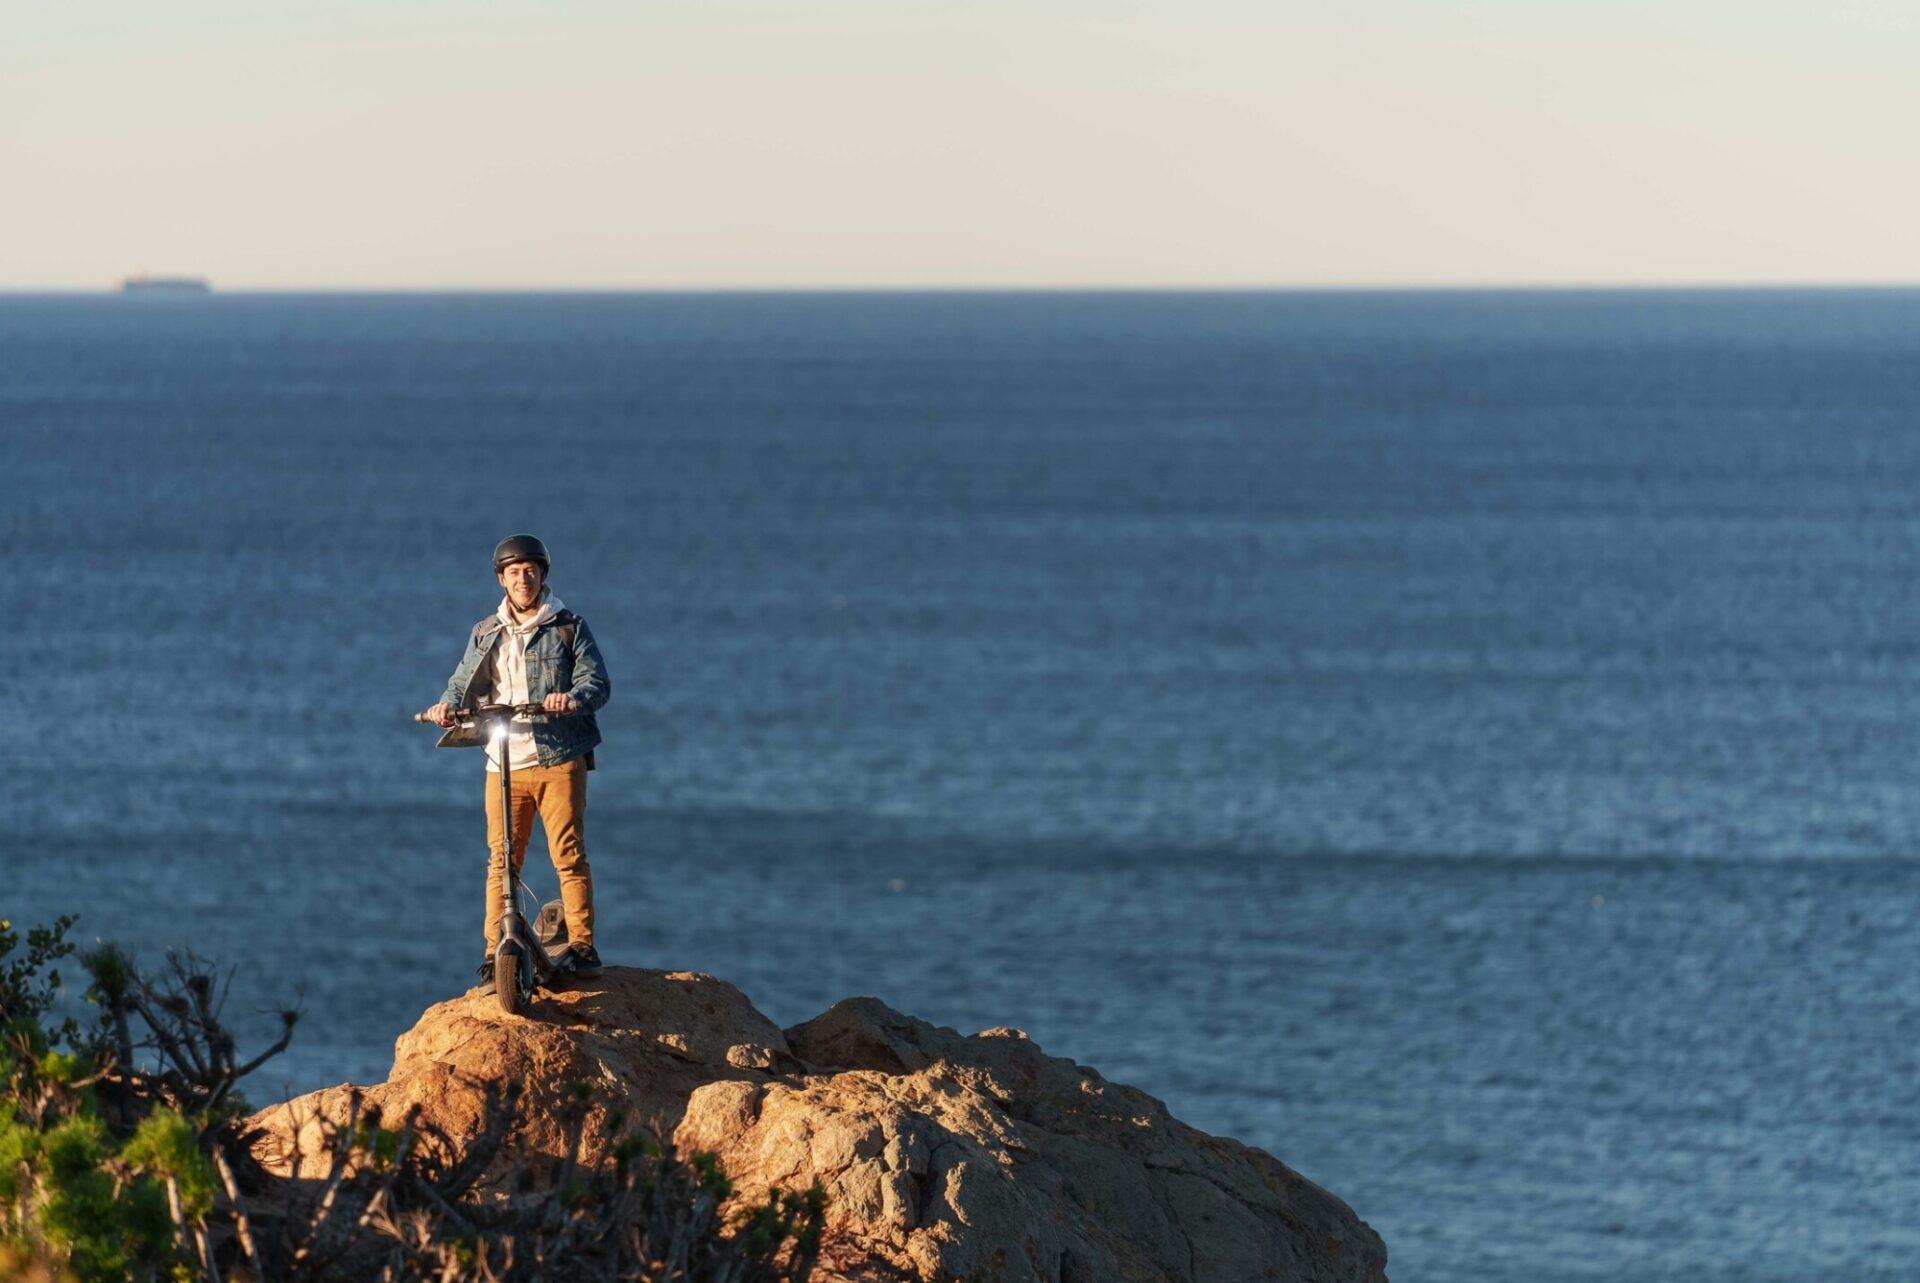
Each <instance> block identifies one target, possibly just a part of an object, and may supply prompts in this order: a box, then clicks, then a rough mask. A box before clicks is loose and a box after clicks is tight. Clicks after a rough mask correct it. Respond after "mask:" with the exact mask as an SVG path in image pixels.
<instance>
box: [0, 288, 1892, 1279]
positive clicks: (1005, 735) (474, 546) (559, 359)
mask: <svg viewBox="0 0 1920 1283" xmlns="http://www.w3.org/2000/svg"><path fill="white" fill-rule="evenodd" d="M1917 356H1920V293H1912V292H1902V291H1883V292H1841V291H1836V292H1817V291H1804V292H1742V291H1727V292H1684V291H1675V292H1644V293H1636V292H1620V293H1465V292H1460V293H1447V292H1439V293H1411V294H1392V293H1357V294H1244V295H1242V294H1213V295H1206V294H1196V295H1167V294H1160V295H1125V294H1115V295H1047V294H1035V295H866V296H859V295H845V296H748V295H734V296H691V295H680V296H672V295H665V296H552V297H543V296H394V297H373V296H304V297H303V296H277V297H276V296H214V297H211V298H207V299H198V300H192V299H188V300H128V299H119V298H99V297H79V296H69V297H58V296H40V297H30V296H15V297H4V298H0V447H3V448H4V461H5V466H4V471H3V472H0V540H4V542H0V548H4V550H5V555H4V558H0V565H4V567H5V583H6V586H7V588H8V590H9V591H8V592H7V600H8V604H9V607H10V610H9V614H10V615H11V626H10V627H7V628H5V629H4V630H0V764H3V765H4V767H5V775H4V778H5V780H6V787H5V789H4V790H3V791H0V912H4V913H6V914H8V915H9V916H12V917H15V918H17V919H24V920H29V921H30V920H38V919H45V918H48V917H51V916H52V915H54V914H56V913H59V912H62V911H76V912H79V913H80V914H81V915H82V919H81V923H80V926H79V927H78V928H77V929H76V933H77V934H79V935H80V936H82V937H83V938H87V939H91V938H93V937H95V936H102V937H108V938H113V939H118V940H120V941H122V942H124V943H127V944H129V945H132V946H133V947H135V948H136V949H137V950H138V951H139V952H140V954H141V956H143V957H144V958H146V959H148V960H149V961H154V960H157V959H158V958H159V957H160V956H161V955H162V953H163V951H164V950H165V949H166V948H167V947H168V946H182V947H191V948H194V949H195V950H197V951H199V952H201V953H203V954H205V955H208V956H211V957H214V958H217V959H221V960H224V961H226V962H230V963H233V964H236V972H235V976H234V979H233V986H232V995H231V998H230V1007H229V1010H230V1011H231V1012H232V1013H234V1014H235V1015H236V1017H237V1018H238V1019H239V1020H240V1021H241V1022H242V1023H243V1024H245V1025H246V1027H247V1028H248V1029H249V1030H258V1029H260V1028H262V1027H263V1026H262V1023H261V1022H262V1020H263V1017H262V1016H261V1015H260V1014H259V1013H260V1012H262V1011H263V1010H264V1009H265V1008H268V1007H269V1006H271V1005H272V1004H274V1003H276V1002H279V1001H283V1000H287V999H292V998H298V999H299V1000H300V1001H301V1002H302V1003H303V1006H304V1010H305V1017H304V1020H303V1024H302V1027H301V1029H300V1032H299V1035H298V1037H297V1040H296V1042H295V1045H294V1049H293V1051H292V1052H290V1053H289V1054H288V1055H287V1056H286V1057H284V1058H283V1059H281V1060H279V1061H277V1062H275V1063H274V1065H273V1066H272V1067H270V1069H269V1070H268V1071H266V1072H265V1074H264V1075H263V1077H264V1078H265V1079H268V1080H270V1081H259V1082H255V1083H254V1084H253V1086H252V1089H251V1094H252V1095H253V1097H254V1098H255V1099H256V1100H261V1099H266V1098H269V1097H271V1096H274V1095H277V1094H278V1093H280V1092H281V1091H288V1092H291V1091H301V1090H307V1089H310V1088H313V1087H316V1086H320V1085H324V1084H329V1083H333V1082H338V1081H341V1080H343V1079H354V1080H359V1081H366V1080H370V1079H378V1078H379V1077H381V1076H383V1075H384V1072H385V1069H386V1067H387V1064H388V1063H389V1061H390V1057H391V1046H392V1040H393V1038H394V1037H395V1036H396V1035H397V1034H398V1033H400V1032H401V1031H402V1030H404V1029H405V1028H406V1027H407V1026H408V1025H409V1024H410V1023H411V1021H412V1019H413V1018H414V1016H415V1015H417V1013H418V1012H419V1011H420V1010H421V1008H423V1007H424V1006H425V1005H427V1004H428V1003H430V1002H432V1001H434V1000H436V999H437V998H439V997H442V996H445V995H447V994H449V993H451V992H454V991H456V990H458V989H461V988H463V987H464V986H465V985H466V984H467V983H468V982H469V980H470V978H471V972H472V968H473V966H474V965H475V964H476V963H477V962H478V961H479V954H480V921H479V919H480V910H481V905H480V897H481V891H482V878H483V868H484V841H483V833H484V827H483V821H482V813H481V797H482V794H481V789H482V787H483V784H482V780H481V771H480V762H479V760H478V756H477V755H474V754H458V753H448V752H439V751H436V750H434V749H433V747H432V739H433V737H432V734H431V733H429V732H427V731H424V730H423V729H421V728H419V727H416V726H415V725H413V724H412V723H411V721H410V720H409V719H408V715H409V714H410V713H412V712H413V711H415V710H417V709H419V708H421V707H424V706H425V705H426V704H428V703H430V702H432V701H433V699H434V698H436V697H437V695H438V693H439V691H440V689H441V687H442V684H443V683H444V681H445V679H446V676H447V674H448V672H449V671H450V670H451V668H452V666H453V664H454V662H455V660H456V659H457V658H458V654H459V648H460V644H461V641H462V638H463V635H464V633H465V630H466V629H467V628H468V626H469V625H471V623H472V622H473V621H474V620H475V619H477V618H479V617H480V616H481V615H483V614H485V613H486V612H487V611H489V610H490V609H491V607H492V606H493V604H494V603H495V601H496V600H497V598H498V590H497V588H496V586H495V585H494V583H493V581H492V578H491V576H490V574H489V570H488V555H489V553H490V550H491V548H492V546H493V543H494V541H495V540H497V539H498V538H499V537H501V536H502V535H504V534H506V533H508V532H511V531H516V530H522V529H527V530H533V531H536V532H537V533H539V534H540V535H542V536H543V537H544V538H545V539H546V540H547V541H548V543H549V545H550V546H551V547H552V549H553V551H554V556H555V567H554V577H553V582H554V586H555V588H556V590H557V591H558V592H559V593H560V595H561V596H563V597H564V598H565V599H566V601H567V602H568V604H569V605H571V606H573V607H574V608H575V609H576V610H578V611H579V612H580V613H581V614H583V615H584V616H585V617H586V618H587V619H588V620H589V621H590V622H591V623H592V625H593V627H594V629H595V631H596V633H597V635H598V637H599V639H600V642H601V646H602V648H603V651H604V653H605V654H606V656H607V659H608V662H609V666H610V669H611V673H612V678H613V688H614V697H613V702H612V703H611V704H610V705H609V707H608V709H607V710H606V712H605V714H604V716H603V718H602V725H603V730H604V732H605V734H606V736H607V743H606V746H605V748H604V750H603V751H602V753H601V754H600V769H599V770H598V771H597V772H596V774H595V775H594V777H593V783H592V793H591V802H590V806H589V819H588V832H589V850H590V853H591V856H592V860H593V865H594V868H595V873H596V881H597V884H598V891H599V905H600V920H601V926H600V941H601V945H602V952H603V953H604V954H605V955H606V956H607V958H608V960H609V961H610V962H613V963H626V964H633V965H644V966H657V967H692V968H697V969H701V970H706V971H711V972H713V973H715V974H717V975H720V976H723V977H725V978H727V979H729V980H731V981H733V982H735V983H736V984H738V985H739V986H740V987H741V988H742V989H744V990H745V991H746V992H747V993H748V994H749V995H750V996H751V997H752V998H753V999H754V1000H755V1002H756V1003H757V1004H758V1005H759V1006H760V1007H761V1009H762V1010H764V1011H766V1012H767V1013H768V1014H769V1015H770V1016H772V1017H773V1018H774V1019H776V1020H778V1021H780V1022H782V1023H792V1022H795V1021H798V1020H802V1019H805V1018H807V1017H809V1016H811V1015H813V1014H815V1013H816V1012H818V1011H820V1010H822V1009H824V1008H825V1007H826V1006H828V1005H829V1004H830V1003H832V1002H833V1001H835V1000H836V999H838V998H840V997H843V996H847V995H850V994H862V993H871V994H877V995H878V996H880V997H881V998H883V999H885V1000H886V1001H888V1002H889V1003H892V1004H893V1005H895V1006H897V1007H899V1008H902V1009H904V1010H907V1011H911V1012H913V1013H915V1014H918V1015H921V1016H923V1017H926V1018H928V1019H931V1020H934V1021H936V1022H939V1023H942V1024H949V1025H953V1026H956V1027H958V1028H960V1029H962V1030H966V1031H971V1030H974V1029H978V1028H983V1027H987V1026H991V1025H1000V1024H1011V1025H1016V1026H1019V1027H1022V1028H1025V1029H1026V1030H1028V1031H1029V1032H1030V1033H1031V1035H1032V1036H1033V1037H1034V1038H1035V1039H1036V1040H1037V1041H1038V1042H1039V1043H1040V1044H1041V1045H1042V1046H1043V1047H1044V1048H1046V1049H1047V1050H1048V1051H1050V1052H1052V1053H1054V1054H1058V1055H1065V1056H1070V1057H1072V1058H1074V1059H1076V1060H1079V1061H1082V1062H1084V1063H1088V1064H1092V1065H1096V1066H1098V1067H1099V1068H1100V1069H1101V1070H1102V1071H1103V1072H1105V1073H1106V1074H1107V1075H1108V1076H1109V1077H1112V1078H1116V1079H1120V1080H1123V1081H1127V1082H1131V1083H1134V1084H1137V1085H1139V1086H1141V1087H1143V1088H1145V1089H1146V1090H1148V1091H1150V1092H1152V1093H1154V1094H1155V1095H1157V1096H1160V1097H1162V1098H1163V1099H1165V1100H1166V1101H1167V1102H1168V1104H1169V1105H1170V1106H1171V1108H1172V1109H1173V1110H1174V1112H1175V1113H1176V1114H1177V1115H1179V1116H1180V1117H1182V1118H1184V1119H1186V1120H1187V1121H1189V1122H1191V1123H1193V1124H1195V1125H1197V1126H1200V1127H1203V1128H1206V1129H1208V1130H1211V1131H1215V1132H1222V1133H1227V1134H1231V1135H1234V1136H1237V1137H1239V1138H1241V1139H1243V1140H1245V1141H1247V1142H1249V1143H1252V1144H1256V1145H1260V1146H1262V1147H1264V1148H1266V1149H1268V1150H1270V1151H1272V1152H1273V1153H1274V1154H1276V1155H1277V1156H1279V1157H1280V1158H1281V1159H1282V1160H1284V1161H1285V1162H1287V1163H1289V1164H1290V1165H1292V1166H1294V1167H1296V1168H1297V1169H1299V1170H1300V1171H1302V1172H1304V1173H1305V1174H1306V1175H1307V1176H1309V1177H1310V1178H1312V1179H1314V1180H1316V1181H1318V1182H1320V1183H1322V1184H1324V1185H1326V1186H1327V1187H1328V1188H1330V1189H1332V1190H1333V1191H1335V1192H1336V1193H1338V1194H1339V1195H1341V1196H1342V1197H1343V1198H1345V1199H1346V1200H1347V1201H1348V1202H1350V1203H1351V1204H1352V1205H1353V1207H1354V1208H1355V1209H1356V1211H1358V1212H1359V1214H1360V1215H1361V1216H1363V1217H1364V1218H1365V1219H1366V1220H1367V1221H1368V1222H1370V1223H1371V1224H1372V1225H1373V1226H1374V1227H1375V1228H1376V1229H1378V1230H1379V1231H1380V1232H1381V1233H1382V1234H1383V1235H1384V1236H1385V1238H1386V1240H1387V1243H1388V1246H1389V1249H1390V1252H1391V1265H1390V1272H1391V1274H1392V1276H1393V1277H1394V1278H1395V1279H1396V1280H1399V1281H1400V1283H1409V1281H1412V1283H1467V1281H1468V1280H1472V1281H1474V1283H1540V1281H1542V1280H1589V1279H1591V1280H1603V1279H1604V1280H1609V1281H1612V1283H1632V1281H1635V1280H1645V1281H1652V1280H1682V1279H1684V1280H1689V1281H1690V1283H1700V1281H1703V1280H1728V1281H1729V1283H1731V1281H1733V1280H1740V1281H1742V1283H1760V1281H1763V1280H1782V1281H1787V1280H1794V1281H1798V1280H1807V1279H1814V1278H1820V1279H1844V1280H1849V1281H1851V1283H1871V1281H1874V1280H1889V1281H1892V1280H1901V1281H1905V1280H1911V1279H1914V1278H1917V1277H1920V1050H1916V1049H1917V1048H1920V981H1916V971H1917V969H1920V862H1917V861H1916V854H1917V853H1920V789H1917V788H1916V786H1915V779H1916V757H1917V755H1920V593H1916V591H1915V585H1916V583H1917V582H1920V360H1916V357H1917ZM529 868H530V869H531V870H533V871H534V872H535V879H534V881H535V885H536V889H537V890H540V891H542V892H543V893H548V892H550V891H551V887H552V875H551V871H550V870H548V869H546V868H545V867H544V865H543V862H542V860H541V858H540V856H539V855H538V854H536V855H534V856H533V857H532V858H531V860H530V863H529ZM543 879H544V880H543Z"/></svg>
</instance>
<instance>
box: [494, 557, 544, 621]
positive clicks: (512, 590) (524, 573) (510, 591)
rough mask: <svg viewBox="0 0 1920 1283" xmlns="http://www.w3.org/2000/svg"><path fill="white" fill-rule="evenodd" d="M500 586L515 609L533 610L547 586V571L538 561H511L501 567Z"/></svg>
mask: <svg viewBox="0 0 1920 1283" xmlns="http://www.w3.org/2000/svg"><path fill="white" fill-rule="evenodd" d="M500 586H501V587H502V588H504V589H506V590H507V600H508V601H509V602H511V603H512V604H513V608H514V609H515V610H519V611H528V610H532V609H533V607H534V604H535V603H536V602H538V601H539V600H540V590H541V589H542V588H545V587H546V586H547V573H546V571H544V570H542V569H540V563H539V562H537V561H510V562H508V563H507V564H506V565H504V566H502V567H501V568H500Z"/></svg>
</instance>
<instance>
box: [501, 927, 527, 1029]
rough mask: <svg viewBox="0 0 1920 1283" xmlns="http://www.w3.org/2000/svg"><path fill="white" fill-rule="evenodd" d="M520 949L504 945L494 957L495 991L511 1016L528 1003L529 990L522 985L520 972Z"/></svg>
mask: <svg viewBox="0 0 1920 1283" xmlns="http://www.w3.org/2000/svg"><path fill="white" fill-rule="evenodd" d="M522 970H523V968H522V967H521V965H520V951H519V950H518V949H516V948H514V947H513V946H512V945H510V944H509V945H502V946H501V947H500V952H498V953H496V954H495V955H494V957H493V991H494V993H495V994H496V995H498V996H499V999H500V1009H501V1010H502V1011H505V1012H506V1013H507V1014H508V1015H509V1016H517V1015H519V1014H520V1012H521V1009H522V1008H524V1007H525V1006H526V1005H527V992H526V990H525V988H523V987H522V981H521V977H520V972H521V971H522Z"/></svg>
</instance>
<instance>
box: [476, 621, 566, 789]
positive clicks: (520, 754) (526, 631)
mask: <svg viewBox="0 0 1920 1283" xmlns="http://www.w3.org/2000/svg"><path fill="white" fill-rule="evenodd" d="M563 609H565V605H564V603H562V602H561V600H560V599H559V598H558V597H556V596H554V595H553V593H552V591H551V590H549V591H548V592H547V595H546V598H545V599H544V600H543V601H541V603H540V609H539V610H538V611H536V612H535V613H534V616H533V618H532V619H529V620H528V621H527V622H526V623H524V624H523V623H520V622H519V621H518V620H516V619H515V618H514V617H513V605H512V603H510V602H509V601H508V600H507V599H506V598H505V597H502V598H501V599H500V609H499V610H497V611H495V612H494V613H495V614H496V615H498V616H499V617H500V622H501V623H503V624H505V625H506V627H505V628H503V629H501V636H500V640H499V641H497V642H495V643H494V644H493V697H494V699H496V700H498V701H499V702H500V703H502V704H525V703H527V702H528V695H527V639H528V638H530V637H532V636H533V630H534V629H536V628H538V627H540V625H542V624H544V623H546V622H547V621H548V620H549V619H552V618H553V617H554V616H555V615H557V614H559V613H560V612H561V611H562V610H563ZM507 753H508V758H507V760H508V761H510V762H511V763H513V769H514V770H516V771H524V770H527V769H529V768H530V767H535V766H538V765H540V754H539V750H537V749H535V748H534V746H533V732H532V731H530V730H514V731H512V732H510V733H509V734H508V735H507ZM487 769H488V770H489V771H492V772H494V773H495V774H498V773H499V771H500V746H499V745H498V744H489V745H487Z"/></svg>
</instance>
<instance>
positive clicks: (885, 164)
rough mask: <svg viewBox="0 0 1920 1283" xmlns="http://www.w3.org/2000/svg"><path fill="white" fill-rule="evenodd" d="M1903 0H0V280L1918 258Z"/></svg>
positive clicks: (964, 280) (827, 275)
mask: <svg viewBox="0 0 1920 1283" xmlns="http://www.w3.org/2000/svg"><path fill="white" fill-rule="evenodd" d="M1916 55H1920V6H1915V5H1910V4H1895V3H1847V2H1845V0H1833V2H1829V3H1824V4H1816V3H1813V2H1812V0H1805V2H1803V3H1794V4H1785V3H1778V2H1777V0H1747V2H1746V3H1740V2H1738V0H1664V2H1662V3H1654V2H1652V0H1371V2H1369V0H1343V2H1335V0H1270V2H1268V3H1258V4H1255V3H1242V2H1240V0H1153V2H1150V3H1129V2H1127V0H1115V2H1113V3H1104V4H1095V3H1086V2H1083V0H1022V2H1003V0H981V2H978V3H947V4H934V3H926V2H924V0H886V2H884V3H883V2H878V0H830V2H820V3H810V2H808V0H783V2H758V3H747V2H743V0H696V2H691V3H676V2H666V0H621V2H618V3H616V2H612V0H544V2H543V3H538V4H536V3H526V2H523V0H460V2H459V3H452V2H448V0H379V2H377V3H376V2H372V0H329V2H328V3H310V2H308V0H274V2H268V3H261V2H260V0H168V3H166V4H154V3H152V2H151V0H58V2H57V3H55V2H52V0H0V289H99V288H109V287H111V286H112V284H113V283H114V282H115V281H116V280H117V279H118V278H120V277H122V276H125V275H128V274H133V273H139V272H149V273H155V274H162V273H191V274H196V275H204V276H206V277H208V278H210V279H211V280H212V281H213V282H214V284H215V286H216V287H217V288H222V289H226V288H238V289H382V288H387V289H543V288H549V289H702V288H722V289H735V288H916V287H966V288H990V287H1017V288H1046V287H1150V288H1157V287H1229V288H1257V287H1324V286H1400V285H1413V286H1420V285H1441V286H1452V285H1468V286H1470V285H1557V284H1571V285H1580V284H1593V285H1634V284H1723V283H1724V284H1740V283H1766V284H1773V283H1803V282H1804V283H1903V284H1904V283H1916V282H1920V236H1917V235H1915V234H1914V232H1913V231H1912V230H1910V227H1909V225H1910V224H1911V223H1913V222H1914V220H1915V215H1916V214H1917V213H1920V166H1915V165H1914V164H1913V163H1911V161H1910V160H1909V159H1908V153H1909V152H1910V150H1911V135H1912V130H1913V123H1914V122H1915V121H1917V120H1920V77H1916V76H1915V75H1913V73H1912V69H1913V67H1914V66H1915V65H1920V62H1917V61H1916Z"/></svg>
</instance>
